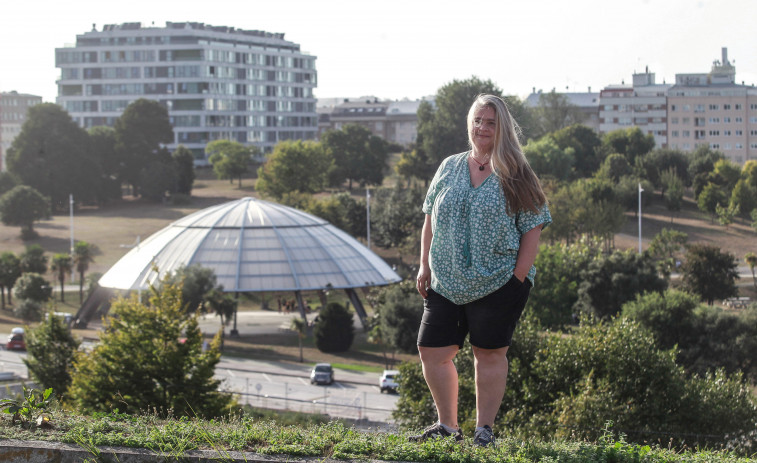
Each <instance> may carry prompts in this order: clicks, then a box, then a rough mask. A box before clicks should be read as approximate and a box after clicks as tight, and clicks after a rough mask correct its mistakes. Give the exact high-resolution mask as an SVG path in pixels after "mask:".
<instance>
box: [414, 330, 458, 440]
mask: <svg viewBox="0 0 757 463" xmlns="http://www.w3.org/2000/svg"><path fill="white" fill-rule="evenodd" d="M458 350H459V348H458V347H457V346H456V345H454V346H446V347H422V346H418V352H419V353H420V357H421V364H422V365H423V377H424V378H426V384H428V388H429V389H430V390H431V396H432V397H433V398H434V404H436V410H437V412H438V413H439V422H440V423H442V424H445V425H447V426H450V427H453V428H457V427H459V426H458V424H457V369H456V368H455V364H454V363H453V362H452V359H453V358H455V354H457V351H458Z"/></svg>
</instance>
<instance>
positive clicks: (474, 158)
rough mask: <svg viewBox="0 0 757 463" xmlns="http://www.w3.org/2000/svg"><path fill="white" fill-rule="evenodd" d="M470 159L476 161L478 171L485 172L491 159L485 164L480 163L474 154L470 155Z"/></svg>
mask: <svg viewBox="0 0 757 463" xmlns="http://www.w3.org/2000/svg"><path fill="white" fill-rule="evenodd" d="M470 158H471V159H473V161H475V162H476V164H478V170H484V167H486V165H487V164H489V159H487V160H486V162H483V163H481V162H478V159H476V157H475V156H473V153H471V154H470Z"/></svg>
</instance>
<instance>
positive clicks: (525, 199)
mask: <svg viewBox="0 0 757 463" xmlns="http://www.w3.org/2000/svg"><path fill="white" fill-rule="evenodd" d="M481 108H491V109H492V110H494V114H495V120H496V125H497V126H496V129H495V131H494V148H493V149H492V153H491V163H492V170H493V171H494V173H495V174H496V175H497V177H498V178H499V183H500V184H501V185H502V191H503V192H504V194H505V199H507V213H508V214H513V213H516V212H518V211H522V210H531V211H533V212H538V211H539V208H541V207H542V206H543V205H544V204H546V202H547V197H546V195H545V194H544V191H543V190H542V188H541V183H539V178H538V177H536V174H535V173H534V171H533V170H532V169H531V165H530V164H529V163H528V160H527V159H526V156H525V155H524V154H523V148H522V147H521V145H520V141H519V140H518V135H519V134H520V127H518V123H517V122H515V119H513V117H512V115H510V111H509V110H508V109H507V103H505V100H503V99H502V98H500V97H498V96H495V95H485V94H481V95H479V96H477V97H476V100H475V101H474V102H473V104H472V105H471V107H470V111H468V144H469V145H470V146H471V149H472V148H473V128H474V125H473V124H474V118H475V114H476V112H477V111H478V110H479V109H481Z"/></svg>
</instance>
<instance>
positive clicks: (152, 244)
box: [99, 197, 401, 319]
mask: <svg viewBox="0 0 757 463" xmlns="http://www.w3.org/2000/svg"><path fill="white" fill-rule="evenodd" d="M195 264H198V265H201V266H203V267H207V268H210V269H212V270H213V271H214V272H215V275H216V278H217V281H218V284H220V285H223V287H224V291H226V292H273V291H294V292H295V294H296V295H297V299H298V300H299V301H300V304H301V296H300V291H321V290H327V289H344V290H347V292H348V295H349V296H350V299H351V300H352V301H353V303H354V302H356V301H355V299H357V295H356V294H355V292H354V289H355V288H364V287H370V286H383V285H389V284H392V283H397V282H399V281H401V278H400V277H399V275H397V273H395V272H394V270H392V268H391V267H390V266H389V265H388V264H387V263H386V262H384V260H383V259H381V258H380V257H379V256H377V255H376V254H374V253H373V252H372V251H371V250H369V249H368V248H366V247H365V246H364V245H362V244H361V243H360V242H358V241H357V240H356V239H354V238H352V237H351V236H350V235H348V234H347V233H345V232H343V231H342V230H340V229H338V228H337V227H335V226H333V225H331V224H330V223H329V222H327V221H325V220H323V219H321V218H318V217H315V216H313V215H310V214H307V213H305V212H302V211H299V210H297V209H294V208H291V207H287V206H283V205H280V204H276V203H272V202H268V201H263V200H260V199H256V198H249V197H248V198H242V199H239V200H236V201H231V202H227V203H224V204H220V205H216V206H212V207H209V208H206V209H203V210H200V211H197V212H194V213H192V214H190V215H188V216H186V217H184V218H181V219H179V220H177V221H175V222H173V223H171V224H170V225H168V226H167V227H165V228H163V229H162V230H160V231H158V232H156V233H154V234H153V235H151V236H150V237H149V238H147V239H146V240H144V241H142V242H141V243H139V244H138V245H137V246H136V247H134V248H132V249H131V250H130V251H129V252H128V253H127V254H126V255H125V256H123V257H122V258H121V259H120V260H119V261H118V262H116V264H114V265H113V267H111V268H110V269H109V270H108V271H107V272H106V273H105V274H104V275H103V276H102V277H101V278H100V280H99V284H100V286H101V287H104V288H111V289H118V290H145V289H148V288H149V287H150V285H156V284H157V283H159V281H160V279H161V278H162V277H163V276H164V275H165V274H166V273H173V272H174V271H176V270H177V269H178V268H180V267H181V266H190V265H195ZM357 302H358V303H359V300H357ZM355 308H356V309H358V306H357V305H356V307H355ZM360 309H362V305H361V306H360V307H359V309H358V314H359V315H360V317H361V319H362V318H364V316H365V314H364V313H361V310H360Z"/></svg>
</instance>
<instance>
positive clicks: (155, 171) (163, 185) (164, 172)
mask: <svg viewBox="0 0 757 463" xmlns="http://www.w3.org/2000/svg"><path fill="white" fill-rule="evenodd" d="M139 185H140V189H139V192H140V195H141V196H142V197H143V198H146V199H149V200H151V201H156V202H158V201H165V200H166V199H168V197H169V196H171V194H172V193H175V192H176V189H177V185H178V170H177V166H176V163H175V162H173V159H171V155H170V154H169V153H168V150H167V149H166V148H160V149H159V150H158V154H156V155H155V157H154V158H153V159H151V160H150V161H148V163H147V166H146V167H145V168H144V169H142V170H141V171H140V173H139Z"/></svg>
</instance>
